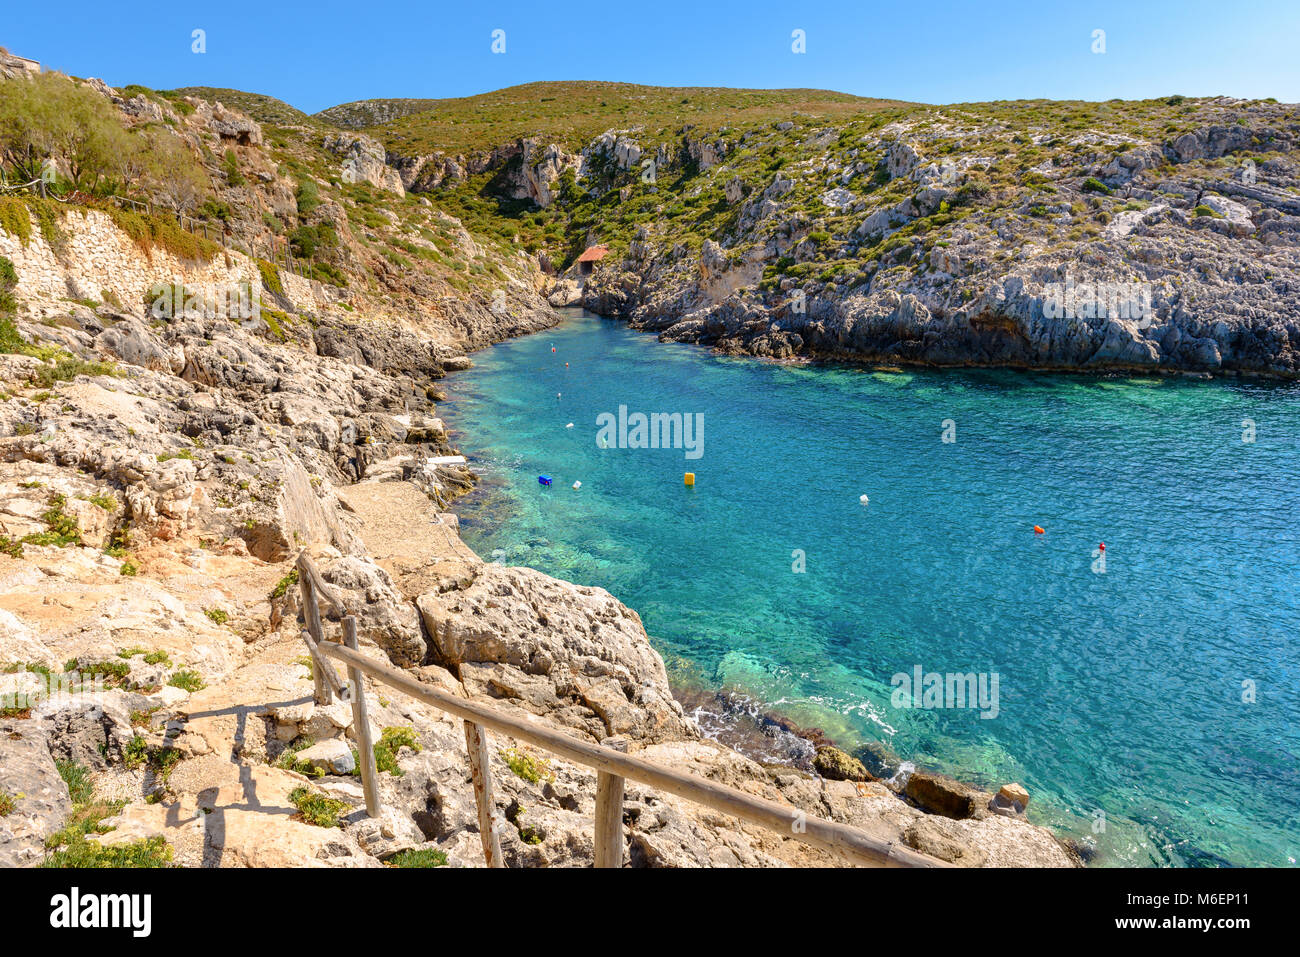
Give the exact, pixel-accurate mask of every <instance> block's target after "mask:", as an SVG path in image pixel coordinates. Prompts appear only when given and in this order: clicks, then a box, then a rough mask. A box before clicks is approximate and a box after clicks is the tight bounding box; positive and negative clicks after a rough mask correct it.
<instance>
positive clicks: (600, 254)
mask: <svg viewBox="0 0 1300 957" xmlns="http://www.w3.org/2000/svg"><path fill="white" fill-rule="evenodd" d="M608 254H609V249H608V248H607V247H605V246H590V247H588V248H587V249H585V250H584V251H583V253H582V255H581V256H579V257H578V273H579V274H580V275H583V276H590V275H591V270H592V269H593V268H594V267H595V264H596V263H598V262H600V261H601V260H602V259H604V258H605V257H606V256H607V255H608Z"/></svg>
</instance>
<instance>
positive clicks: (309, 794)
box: [289, 787, 349, 827]
mask: <svg viewBox="0 0 1300 957" xmlns="http://www.w3.org/2000/svg"><path fill="white" fill-rule="evenodd" d="M289 803H291V804H292V805H293V806H294V807H296V808H297V809H298V813H299V815H301V817H302V819H303V820H304V821H306V822H307V823H308V824H315V825H316V826H317V827H338V826H339V815H340V814H343V813H346V812H347V811H348V810H349V807H348V805H347V804H345V803H344V802H342V801H338V800H335V799H334V798H331V797H326V796H325V795H323V794H320V793H318V792H316V791H313V790H311V789H310V788H306V787H296V788H294V789H293V790H292V791H290V792H289Z"/></svg>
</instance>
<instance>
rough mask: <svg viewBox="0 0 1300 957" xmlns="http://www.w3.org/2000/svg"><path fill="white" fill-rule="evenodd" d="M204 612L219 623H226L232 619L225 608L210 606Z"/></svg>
mask: <svg viewBox="0 0 1300 957" xmlns="http://www.w3.org/2000/svg"><path fill="white" fill-rule="evenodd" d="M203 614H205V615H207V616H208V617H209V618H210V619H212V620H213V621H214V622H216V623H217V624H218V625H224V624H225V623H226V622H228V621H230V615H229V613H228V612H226V610H225V609H224V608H208V609H206V610H205V611H204V612H203Z"/></svg>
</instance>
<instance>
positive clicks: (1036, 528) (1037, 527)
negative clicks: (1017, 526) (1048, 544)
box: [1034, 525, 1046, 535]
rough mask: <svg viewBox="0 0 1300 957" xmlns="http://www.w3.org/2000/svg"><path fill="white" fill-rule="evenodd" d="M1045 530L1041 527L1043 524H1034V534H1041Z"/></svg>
mask: <svg viewBox="0 0 1300 957" xmlns="http://www.w3.org/2000/svg"><path fill="white" fill-rule="evenodd" d="M1045 531H1046V529H1045V528H1043V526H1041V525H1035V526H1034V534H1035V535H1042V534H1043V532H1045Z"/></svg>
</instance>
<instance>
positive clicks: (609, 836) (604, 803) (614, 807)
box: [595, 771, 623, 867]
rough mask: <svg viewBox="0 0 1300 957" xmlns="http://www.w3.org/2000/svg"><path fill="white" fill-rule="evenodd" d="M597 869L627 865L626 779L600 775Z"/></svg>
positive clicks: (598, 781) (598, 776) (597, 778)
mask: <svg viewBox="0 0 1300 957" xmlns="http://www.w3.org/2000/svg"><path fill="white" fill-rule="evenodd" d="M595 866H596V867H622V866H623V779H622V778H621V777H619V776H618V775H617V774H610V773H609V772H607V771H597V772H596V865H595Z"/></svg>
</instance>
